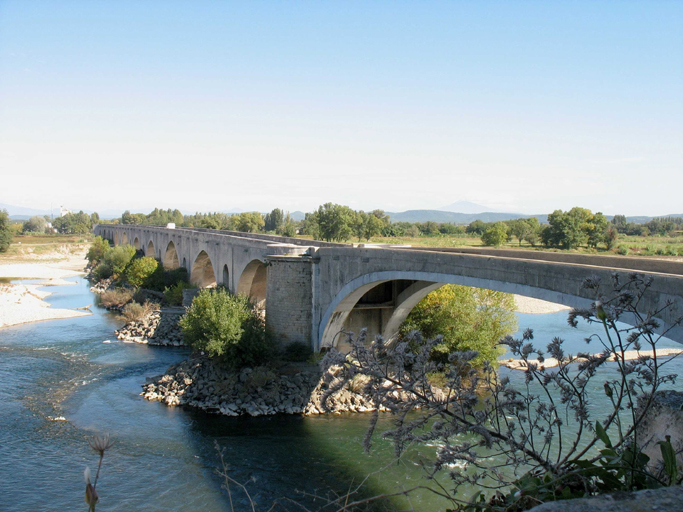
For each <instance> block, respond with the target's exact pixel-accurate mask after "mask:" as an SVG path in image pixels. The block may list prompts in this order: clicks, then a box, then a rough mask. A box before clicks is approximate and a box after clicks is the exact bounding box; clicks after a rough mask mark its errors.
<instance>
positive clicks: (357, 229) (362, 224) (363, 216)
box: [351, 210, 368, 242]
mask: <svg viewBox="0 0 683 512" xmlns="http://www.w3.org/2000/svg"><path fill="white" fill-rule="evenodd" d="M367 224H368V214H367V213H365V212H364V211H362V210H361V211H359V212H356V215H355V216H354V218H353V223H352V224H351V230H352V231H353V234H354V236H357V237H358V241H359V242H360V241H361V240H362V239H363V237H365V232H366V229H367Z"/></svg>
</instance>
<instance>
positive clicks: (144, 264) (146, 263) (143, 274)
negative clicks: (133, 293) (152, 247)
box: [123, 256, 159, 287]
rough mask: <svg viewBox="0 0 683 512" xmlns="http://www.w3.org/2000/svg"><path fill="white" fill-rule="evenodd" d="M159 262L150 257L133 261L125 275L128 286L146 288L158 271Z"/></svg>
mask: <svg viewBox="0 0 683 512" xmlns="http://www.w3.org/2000/svg"><path fill="white" fill-rule="evenodd" d="M158 266H159V262H158V261H157V260H155V259H154V258H151V257H149V256H143V257H142V258H136V259H133V260H132V261H131V262H130V263H129V264H128V266H127V267H126V270H125V272H124V274H123V276H124V279H125V280H126V282H127V283H128V284H131V285H133V286H137V287H140V286H146V283H147V281H148V280H149V279H150V277H152V275H153V274H154V272H155V271H156V270H157V267H158Z"/></svg>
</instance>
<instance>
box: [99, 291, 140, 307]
mask: <svg viewBox="0 0 683 512" xmlns="http://www.w3.org/2000/svg"><path fill="white" fill-rule="evenodd" d="M131 300H133V291H132V290H126V289H124V288H117V289H115V290H107V291H106V292H104V293H103V294H102V295H100V304H101V305H102V306H104V307H105V308H122V307H123V306H125V305H126V304H128V303H129V302H130V301H131Z"/></svg>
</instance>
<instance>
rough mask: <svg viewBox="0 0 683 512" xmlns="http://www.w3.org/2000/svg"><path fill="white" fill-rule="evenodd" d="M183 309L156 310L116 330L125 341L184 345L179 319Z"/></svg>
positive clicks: (171, 345) (118, 336)
mask: <svg viewBox="0 0 683 512" xmlns="http://www.w3.org/2000/svg"><path fill="white" fill-rule="evenodd" d="M181 314H182V311H174V310H164V309H161V310H155V311H152V312H151V313H150V314H149V315H147V316H146V317H145V318H143V319H142V320H138V321H135V322H129V323H127V324H126V325H124V326H123V327H121V328H120V329H119V330H117V331H116V337H117V338H118V339H120V340H123V341H134V342H135V343H147V344H149V345H159V346H164V347H182V346H183V337H182V333H181V332H180V326H179V325H178V320H180V316H181Z"/></svg>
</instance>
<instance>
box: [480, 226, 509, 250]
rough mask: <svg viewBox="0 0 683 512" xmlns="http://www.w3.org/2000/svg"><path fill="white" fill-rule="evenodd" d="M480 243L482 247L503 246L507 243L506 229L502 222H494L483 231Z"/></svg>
mask: <svg viewBox="0 0 683 512" xmlns="http://www.w3.org/2000/svg"><path fill="white" fill-rule="evenodd" d="M481 241H482V242H483V244H484V245H495V246H498V245H503V244H504V243H505V242H507V241H508V227H507V226H506V225H505V223H504V222H496V223H495V224H494V225H493V226H491V227H489V228H487V229H486V231H484V234H483V235H481Z"/></svg>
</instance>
